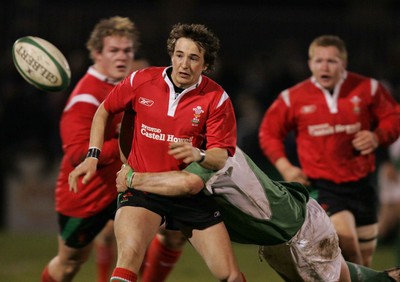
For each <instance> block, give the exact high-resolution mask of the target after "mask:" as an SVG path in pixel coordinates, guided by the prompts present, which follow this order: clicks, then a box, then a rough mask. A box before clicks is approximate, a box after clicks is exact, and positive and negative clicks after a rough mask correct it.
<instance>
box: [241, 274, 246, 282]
mask: <svg viewBox="0 0 400 282" xmlns="http://www.w3.org/2000/svg"><path fill="white" fill-rule="evenodd" d="M241 273H242V278H243V282H246V277H244V274H243V272H241Z"/></svg>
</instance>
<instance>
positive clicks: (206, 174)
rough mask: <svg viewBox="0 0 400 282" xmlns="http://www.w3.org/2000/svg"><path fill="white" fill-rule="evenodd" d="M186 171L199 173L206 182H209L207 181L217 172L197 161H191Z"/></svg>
mask: <svg viewBox="0 0 400 282" xmlns="http://www.w3.org/2000/svg"><path fill="white" fill-rule="evenodd" d="M184 171H187V172H190V173H193V174H196V175H198V176H199V177H200V178H201V179H202V180H203V182H204V183H207V181H209V180H210V179H211V178H212V177H213V176H214V175H215V174H216V172H217V171H215V170H211V169H207V168H204V167H202V166H201V165H199V164H198V163H197V162H192V163H190V164H189V165H188V166H187V167H186V168H185V169H184Z"/></svg>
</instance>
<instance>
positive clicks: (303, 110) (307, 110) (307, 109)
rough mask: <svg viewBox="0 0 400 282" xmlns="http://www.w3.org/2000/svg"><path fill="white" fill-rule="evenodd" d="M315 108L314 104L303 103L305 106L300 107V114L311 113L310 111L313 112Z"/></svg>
mask: <svg viewBox="0 0 400 282" xmlns="http://www.w3.org/2000/svg"><path fill="white" fill-rule="evenodd" d="M316 109H317V106H315V105H305V106H303V107H301V109H300V112H301V113H302V114H311V113H313V112H315V110H316Z"/></svg>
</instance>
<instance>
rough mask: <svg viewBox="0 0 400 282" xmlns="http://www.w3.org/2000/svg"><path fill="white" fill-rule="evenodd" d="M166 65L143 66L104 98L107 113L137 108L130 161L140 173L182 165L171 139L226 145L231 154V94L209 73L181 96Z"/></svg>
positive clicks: (233, 133) (233, 135)
mask: <svg viewBox="0 0 400 282" xmlns="http://www.w3.org/2000/svg"><path fill="white" fill-rule="evenodd" d="M167 69H168V68H165V67H152V68H147V69H143V70H139V71H137V72H135V73H133V74H132V75H131V76H129V77H127V78H126V79H125V80H123V81H122V82H121V83H120V84H118V85H117V86H116V87H115V88H114V90H113V91H111V93H110V95H109V96H108V97H107V99H106V100H105V103H104V106H105V109H106V110H107V111H108V112H109V113H118V112H121V111H122V110H126V109H129V108H131V109H133V110H134V111H135V112H136V115H135V120H134V137H133V141H132V150H131V153H130V154H129V158H128V162H129V165H130V166H132V167H133V168H134V170H136V171H140V172H158V171H169V170H180V169H182V168H184V167H185V166H186V165H185V164H184V163H183V162H181V161H178V160H176V159H175V158H174V157H172V156H170V155H168V153H167V152H168V145H169V143H170V142H189V143H191V144H192V145H193V146H195V147H200V146H201V145H202V143H203V141H205V140H206V143H207V144H206V148H208V149H209V148H214V147H217V148H225V149H227V150H228V153H229V155H233V154H234V152H235V145H236V120H235V114H234V110H233V106H232V103H231V100H230V98H229V96H228V95H227V93H226V92H225V91H224V90H223V89H222V87H221V86H219V85H218V84H217V83H215V82H214V81H213V80H211V79H210V78H208V77H206V76H201V77H200V79H199V82H198V83H196V84H195V85H193V86H192V87H190V88H188V89H185V90H184V91H183V92H182V93H181V94H179V95H178V96H177V97H176V95H175V91H174V87H173V84H172V82H171V81H170V79H169V78H168V76H167V74H166V70H167Z"/></svg>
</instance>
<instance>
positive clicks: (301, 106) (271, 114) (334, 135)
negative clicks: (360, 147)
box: [259, 72, 400, 183]
mask: <svg viewBox="0 0 400 282" xmlns="http://www.w3.org/2000/svg"><path fill="white" fill-rule="evenodd" d="M396 107H397V110H396ZM290 130H295V132H296V143H297V152H298V156H299V160H300V163H301V166H302V169H303V170H304V172H305V174H306V175H307V176H308V177H311V178H322V179H327V180H331V181H334V182H336V183H341V182H347V181H355V180H358V179H360V178H362V177H365V176H366V175H367V174H369V173H370V172H372V171H373V170H374V169H375V157H374V154H369V155H366V156H361V155H359V154H358V153H357V152H355V150H354V149H353V146H352V144H351V141H352V139H353V138H354V134H355V133H356V132H358V131H360V130H374V131H375V133H376V134H377V136H378V138H379V143H380V144H381V145H388V144H390V143H391V142H394V140H396V139H397V137H398V136H399V134H400V116H399V111H398V106H397V103H396V101H395V100H394V99H393V98H392V97H391V96H390V95H389V93H388V92H387V91H386V90H385V88H384V87H383V86H382V85H381V84H380V83H379V82H378V81H376V80H374V79H371V78H367V77H363V76H360V75H358V74H354V73H351V72H346V73H345V76H344V79H343V80H342V81H341V82H339V84H338V85H337V86H336V87H335V89H334V93H333V94H330V93H329V92H328V91H327V90H325V89H323V88H322V87H320V86H319V84H318V83H317V82H316V81H315V79H314V78H311V79H307V80H305V81H303V82H301V83H299V84H297V85H295V86H294V87H292V88H290V89H288V90H285V91H283V92H282V93H281V94H280V96H279V97H278V98H277V100H276V101H275V102H274V103H273V105H272V106H271V107H270V108H269V109H268V110H267V111H266V113H265V116H264V119H263V121H262V123H261V126H260V132H259V138H260V145H261V148H262V150H263V152H264V154H265V155H266V156H267V157H268V158H269V159H270V160H271V162H273V163H275V161H276V160H277V159H278V158H280V157H283V156H285V152H284V145H283V142H282V140H283V139H284V138H285V136H286V135H287V133H288V132H289V131H290Z"/></svg>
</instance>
